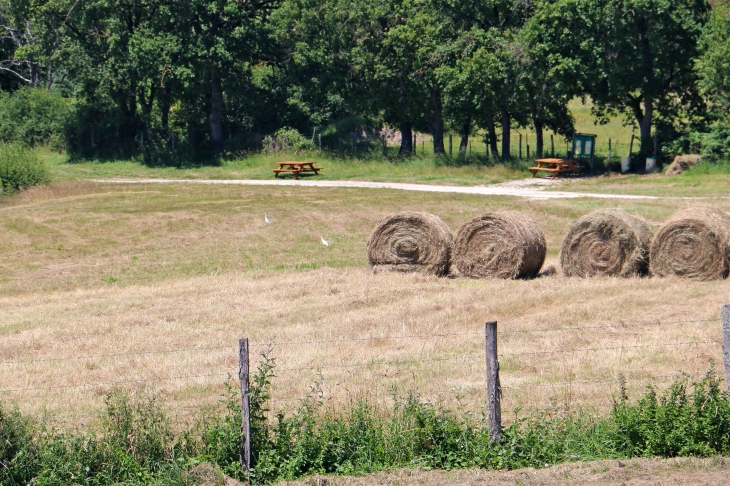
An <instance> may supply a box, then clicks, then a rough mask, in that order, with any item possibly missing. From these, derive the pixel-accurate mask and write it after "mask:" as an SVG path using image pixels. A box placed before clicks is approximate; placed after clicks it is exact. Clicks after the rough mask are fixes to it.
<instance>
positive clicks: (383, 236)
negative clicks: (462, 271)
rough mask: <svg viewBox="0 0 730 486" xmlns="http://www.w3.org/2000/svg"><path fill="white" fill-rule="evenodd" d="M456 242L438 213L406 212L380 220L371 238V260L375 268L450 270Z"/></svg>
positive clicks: (437, 271)
mask: <svg viewBox="0 0 730 486" xmlns="http://www.w3.org/2000/svg"><path fill="white" fill-rule="evenodd" d="M453 247H454V242H453V237H452V236H451V230H449V227H448V226H446V223H444V222H443V220H442V219H441V218H439V217H438V216H434V215H433V214H429V213H417V212H412V211H404V212H402V213H397V214H394V215H392V216H388V217H387V218H384V219H383V220H381V221H380V222H379V223H378V225H377V226H376V227H375V229H374V230H373V233H372V234H371V235H370V239H368V245H367V248H368V261H369V263H370V266H372V267H373V270H374V271H381V270H386V271H396V272H420V273H427V274H430V275H437V276H444V275H446V274H448V272H449V266H450V265H451V254H452V251H453Z"/></svg>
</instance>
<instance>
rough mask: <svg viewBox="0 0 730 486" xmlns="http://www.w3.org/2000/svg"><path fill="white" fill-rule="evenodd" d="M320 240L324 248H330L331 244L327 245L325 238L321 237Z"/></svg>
mask: <svg viewBox="0 0 730 486" xmlns="http://www.w3.org/2000/svg"><path fill="white" fill-rule="evenodd" d="M319 238H320V239H321V240H322V244H323V245H324V246H330V244H329V243H327V240H325V239H324V236H320V237H319Z"/></svg>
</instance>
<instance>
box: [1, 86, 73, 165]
mask: <svg viewBox="0 0 730 486" xmlns="http://www.w3.org/2000/svg"><path fill="white" fill-rule="evenodd" d="M71 107H72V101H71V100H70V99H68V98H63V97H62V96H59V95H57V94H55V93H54V92H52V91H46V90H45V89H41V88H22V89H19V90H18V91H15V92H13V93H12V94H8V93H2V92H0V142H5V143H20V144H23V145H27V146H29V147H35V146H40V145H44V146H48V147H50V148H52V149H53V150H63V149H64V148H65V146H66V142H65V129H66V123H67V121H68V118H69V115H70V114H71Z"/></svg>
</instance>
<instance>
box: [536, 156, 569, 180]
mask: <svg viewBox="0 0 730 486" xmlns="http://www.w3.org/2000/svg"><path fill="white" fill-rule="evenodd" d="M535 162H537V167H530V168H529V169H528V170H529V171H530V172H532V177H535V176H536V175H537V173H538V172H540V171H544V172H551V173H552V174H553V176H552V177H551V179H555V178H556V177H557V176H558V174H561V173H563V172H572V173H574V174H579V173H580V171H581V169H582V168H583V167H581V166H579V165H575V161H573V160H566V159H536V160H535Z"/></svg>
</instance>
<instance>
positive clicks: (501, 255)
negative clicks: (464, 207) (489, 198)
mask: <svg viewBox="0 0 730 486" xmlns="http://www.w3.org/2000/svg"><path fill="white" fill-rule="evenodd" d="M545 250H546V245H545V234H544V233H543V232H542V228H540V225H539V224H537V221H535V220H534V219H532V218H531V217H529V216H527V215H526V214H522V213H518V212H515V211H500V212H490V213H486V214H483V215H481V216H478V217H476V218H474V219H472V220H470V221H467V222H466V223H464V225H463V226H462V227H461V228H459V231H458V232H457V233H456V238H455V240H454V265H455V266H456V269H457V270H458V272H459V274H460V275H463V276H465V277H472V278H485V277H492V278H522V277H533V276H535V275H537V273H538V272H539V271H540V268H541V267H542V264H543V262H544V261H545Z"/></svg>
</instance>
